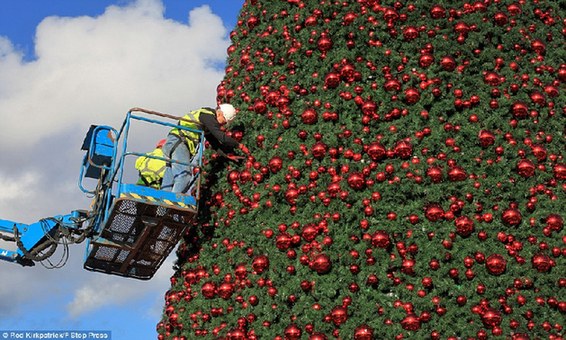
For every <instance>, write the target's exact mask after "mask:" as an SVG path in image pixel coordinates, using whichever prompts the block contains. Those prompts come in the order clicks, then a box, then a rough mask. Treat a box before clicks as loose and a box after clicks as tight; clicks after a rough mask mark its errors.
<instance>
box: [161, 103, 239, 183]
mask: <svg viewBox="0 0 566 340" xmlns="http://www.w3.org/2000/svg"><path fill="white" fill-rule="evenodd" d="M235 115H236V109H235V108H234V106H232V105H231V104H221V105H219V106H218V107H217V108H216V109H213V108H210V107H203V108H201V109H197V110H194V111H191V112H190V113H188V114H186V115H185V116H184V117H183V119H182V120H180V121H179V125H181V126H184V127H187V128H191V129H195V130H202V131H203V132H204V137H205V138H206V140H207V141H208V142H209V143H210V146H211V147H212V148H213V149H216V150H221V151H222V152H221V153H222V154H225V155H228V156H227V157H228V158H230V159H232V160H235V159H236V158H237V156H234V155H233V154H234V151H235V150H236V149H239V150H241V151H242V152H243V153H244V154H246V155H249V154H250V151H249V150H248V148H247V147H246V146H245V145H244V144H241V143H239V142H238V141H236V140H235V139H234V138H231V137H229V136H228V135H226V133H224V132H223V131H222V129H221V126H223V125H225V124H227V123H229V122H230V121H231V120H232V119H233V118H234V117H235ZM199 137H200V136H199V134H198V133H195V132H191V131H187V130H183V129H179V128H173V129H172V130H171V131H170V132H169V134H168V135H167V141H166V142H165V145H164V146H163V152H164V154H165V156H166V157H169V158H170V159H171V160H172V162H171V163H170V165H169V166H168V167H167V169H166V170H165V175H164V177H163V185H162V186H161V189H162V190H166V191H172V192H175V193H186V192H189V189H190V188H191V186H192V184H193V183H192V182H193V169H194V166H195V164H191V165H190V166H187V165H186V164H181V163H179V162H182V163H190V162H191V160H192V159H193V156H194V155H196V154H197V152H198V151H199V150H198V148H199V145H200V141H199ZM203 151H204V150H203Z"/></svg>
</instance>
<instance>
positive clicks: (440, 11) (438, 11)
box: [430, 5, 446, 19]
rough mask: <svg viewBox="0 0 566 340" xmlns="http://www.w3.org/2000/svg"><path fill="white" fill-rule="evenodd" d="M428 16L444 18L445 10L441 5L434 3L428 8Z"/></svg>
mask: <svg viewBox="0 0 566 340" xmlns="http://www.w3.org/2000/svg"><path fill="white" fill-rule="evenodd" d="M430 16H431V17H432V18H433V19H441V18H444V17H445V16H446V10H445V9H444V7H442V6H439V5H435V6H433V7H432V8H431V9H430Z"/></svg>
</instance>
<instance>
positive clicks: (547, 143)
mask: <svg viewBox="0 0 566 340" xmlns="http://www.w3.org/2000/svg"><path fill="white" fill-rule="evenodd" d="M564 6H565V5H564V2H559V1H542V0H540V1H532V0H500V1H498V0H482V1H476V2H464V1H448V0H438V1H436V2H435V1H432V2H430V1H427V0H415V1H409V2H405V1H389V0H382V1H379V0H341V1H330V0H320V1H314V0H247V1H246V2H245V3H244V5H243V8H242V10H241V13H240V17H239V21H238V24H237V27H236V28H235V30H234V31H233V32H232V34H231V39H232V45H231V46H230V48H229V49H228V54H229V57H228V66H227V68H226V77H225V79H224V80H223V81H222V83H221V84H220V85H219V87H218V100H219V101H221V102H230V103H232V104H233V105H234V106H236V107H237V108H239V111H240V112H239V114H238V116H237V118H236V120H235V122H234V124H233V126H232V128H233V130H232V131H233V132H232V133H233V136H234V137H235V138H237V139H239V140H241V141H242V142H243V143H244V144H246V145H247V146H248V147H249V148H250V149H251V151H252V154H253V157H249V158H248V159H247V160H246V161H244V162H242V163H241V164H236V163H227V162H225V161H224V159H222V158H219V157H216V156H215V155H214V154H213V153H212V152H208V153H207V159H208V161H207V165H206V167H205V169H204V170H205V171H206V174H205V176H206V183H204V186H205V187H204V193H203V197H202V206H201V209H200V215H199V220H198V221H197V222H196V223H195V224H194V225H193V226H191V227H190V228H188V230H187V232H186V235H185V238H184V241H183V243H182V244H181V245H180V247H179V250H178V257H179V260H178V263H177V266H176V268H175V269H176V272H175V274H174V275H173V277H172V278H171V289H170V290H169V291H168V292H167V293H166V295H165V308H164V314H163V319H162V321H161V322H160V323H159V324H158V326H157V331H158V333H159V335H158V338H160V339H198V338H206V339H333V338H339V339H401V338H406V339H487V338H490V339H491V338H498V339H562V338H563V336H564V334H565V333H566V331H565V330H564V327H566V324H565V322H564V319H565V315H566V274H565V273H566V269H565V268H566V266H565V265H566V260H565V258H566V246H565V243H566V236H565V234H564V219H565V218H566V206H565V204H564V196H565V189H566V181H565V180H566V161H565V160H564V150H566V143H565V137H564V129H565V126H566V118H565V117H566V111H565V105H566V103H565V98H566V96H565V95H564V82H565V81H566V64H565V60H566V52H565V49H564V42H565V40H564V37H565V34H566V30H565V21H564V18H563V17H562V15H563V13H564V11H565V7H564Z"/></svg>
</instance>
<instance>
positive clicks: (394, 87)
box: [383, 79, 401, 92]
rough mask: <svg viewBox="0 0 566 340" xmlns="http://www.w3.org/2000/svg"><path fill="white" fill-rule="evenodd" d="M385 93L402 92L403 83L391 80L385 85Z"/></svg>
mask: <svg viewBox="0 0 566 340" xmlns="http://www.w3.org/2000/svg"><path fill="white" fill-rule="evenodd" d="M383 88H384V89H385V91H389V92H390V91H399V90H401V83H400V82H399V80H397V79H389V80H388V81H386V82H385V84H384V85H383Z"/></svg>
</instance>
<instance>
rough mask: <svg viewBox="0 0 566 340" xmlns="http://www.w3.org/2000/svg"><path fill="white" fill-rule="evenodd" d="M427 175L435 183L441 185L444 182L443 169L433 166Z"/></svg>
mask: <svg viewBox="0 0 566 340" xmlns="http://www.w3.org/2000/svg"><path fill="white" fill-rule="evenodd" d="M426 175H427V176H428V177H429V178H430V180H431V181H432V182H433V183H440V182H442V169H441V168H439V167H437V166H433V167H430V168H428V169H427V170H426Z"/></svg>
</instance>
